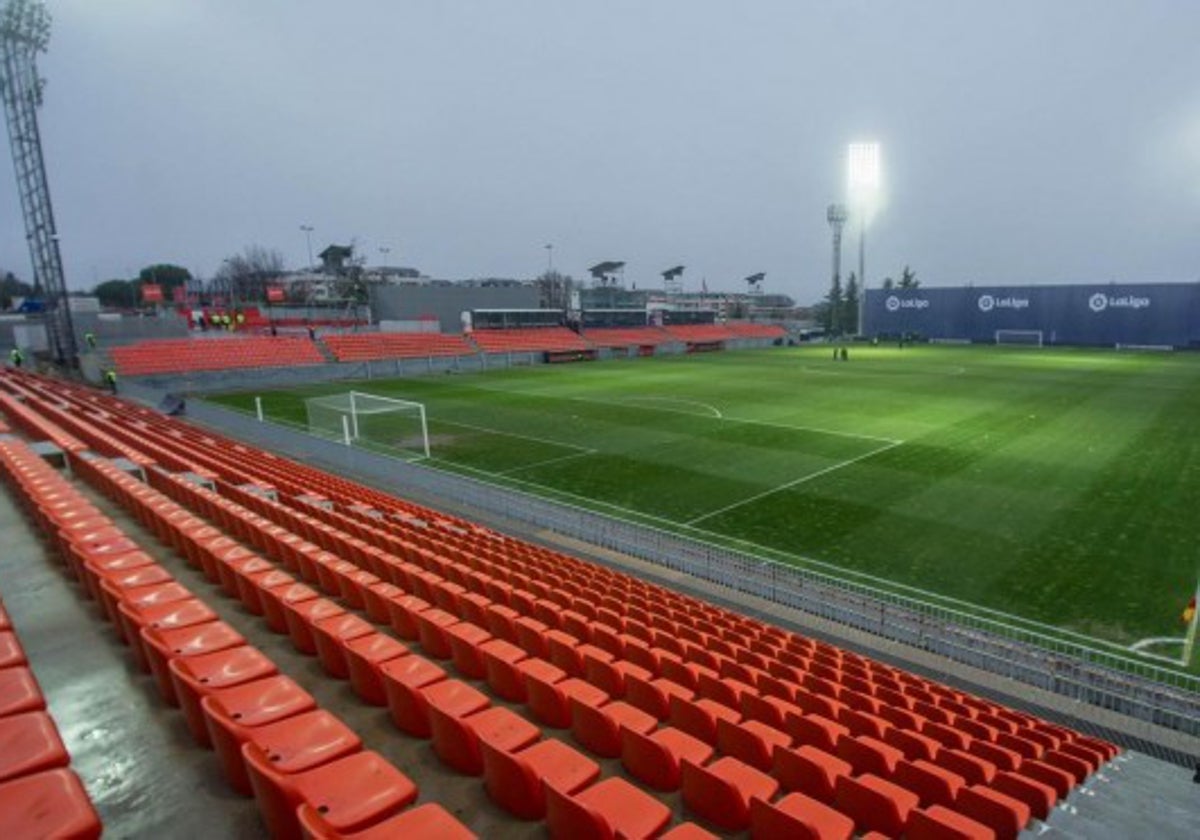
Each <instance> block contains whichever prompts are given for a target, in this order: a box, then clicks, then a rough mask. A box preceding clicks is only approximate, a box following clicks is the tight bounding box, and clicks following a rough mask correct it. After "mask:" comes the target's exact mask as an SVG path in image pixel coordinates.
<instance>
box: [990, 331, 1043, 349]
mask: <svg viewBox="0 0 1200 840" xmlns="http://www.w3.org/2000/svg"><path fill="white" fill-rule="evenodd" d="M996 343H997V344H1001V345H1013V346H1017V347H1041V346H1042V331H1041V330H996Z"/></svg>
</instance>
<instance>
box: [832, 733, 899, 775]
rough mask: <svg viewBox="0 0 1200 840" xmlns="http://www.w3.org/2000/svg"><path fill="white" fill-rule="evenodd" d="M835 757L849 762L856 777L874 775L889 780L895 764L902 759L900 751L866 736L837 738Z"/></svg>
mask: <svg viewBox="0 0 1200 840" xmlns="http://www.w3.org/2000/svg"><path fill="white" fill-rule="evenodd" d="M837 755H838V757H839V758H842V759H845V760H846V761H848V762H850V765H851V766H852V767H853V768H854V772H855V774H856V775H857V774H861V773H874V774H875V775H877V776H882V777H884V778H890V777H891V775H892V773H894V772H895V770H896V763H897V762H898V761H900V759H902V758H904V753H902V752H900V750H898V749H896V748H895V747H889V746H888V745H887V744H885V743H883V742H882V741H878V740H876V739H874V738H871V737H869V736H867V735H858V736H852V735H843V736H842V737H840V738H838V743H837Z"/></svg>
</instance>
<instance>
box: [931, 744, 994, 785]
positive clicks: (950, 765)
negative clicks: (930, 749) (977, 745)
mask: <svg viewBox="0 0 1200 840" xmlns="http://www.w3.org/2000/svg"><path fill="white" fill-rule="evenodd" d="M931 763H932V764H936V765H937V766H938V767H942V768H944V769H946V770H949V771H950V772H951V773H956V774H958V775H959V776H962V777H963V779H965V780H966V782H967V784H968V785H989V784H991V783H992V779H994V778H995V777H996V765H994V764H992V763H991V762H990V761H987V760H986V759H982V758H980V757H979V756H976V755H971V754H970V753H965V752H963V751H962V750H947V749H943V750H939V751H938V754H937V758H936V759H935V760H934V761H933V762H931Z"/></svg>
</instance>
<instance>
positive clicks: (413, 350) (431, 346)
mask: <svg viewBox="0 0 1200 840" xmlns="http://www.w3.org/2000/svg"><path fill="white" fill-rule="evenodd" d="M321 340H322V341H323V342H324V343H325V346H326V347H328V348H329V349H330V351H331V352H332V353H333V355H334V357H335V358H336V359H337V360H338V361H339V362H362V361H371V360H377V359H423V358H428V357H431V356H432V357H444V356H469V355H471V354H473V353H475V352H476V351H475V349H474V348H473V347H471V346H470V345H469V344H468V343H467V342H466V340H465V339H464V338H463V337H462V336H461V335H445V334H443V333H348V334H343V335H327V336H324V337H323V338H322V339H321Z"/></svg>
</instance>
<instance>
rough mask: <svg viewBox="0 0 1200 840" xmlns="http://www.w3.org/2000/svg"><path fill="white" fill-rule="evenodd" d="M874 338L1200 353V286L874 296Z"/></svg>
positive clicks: (875, 292)
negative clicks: (1019, 335) (1021, 334)
mask: <svg viewBox="0 0 1200 840" xmlns="http://www.w3.org/2000/svg"><path fill="white" fill-rule="evenodd" d="M865 308H866V317H865V323H866V330H865V332H866V333H867V334H868V335H879V334H881V333H883V334H899V333H906V332H907V333H917V334H920V335H922V336H924V337H926V338H962V339H969V340H971V341H977V342H991V341H993V340H994V339H995V333H996V330H1006V329H1014V330H1041V331H1042V334H1043V341H1045V342H1046V343H1047V344H1076V345H1099V346H1112V345H1114V344H1169V345H1172V346H1175V347H1200V284H1197V283H1152V284H1132V283H1108V284H1095V285H1082V286H977V287H968V288H961V287H960V288H945V289H915V290H910V291H901V290H891V291H884V290H879V289H869V290H868V291H867V299H866V307H865Z"/></svg>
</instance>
